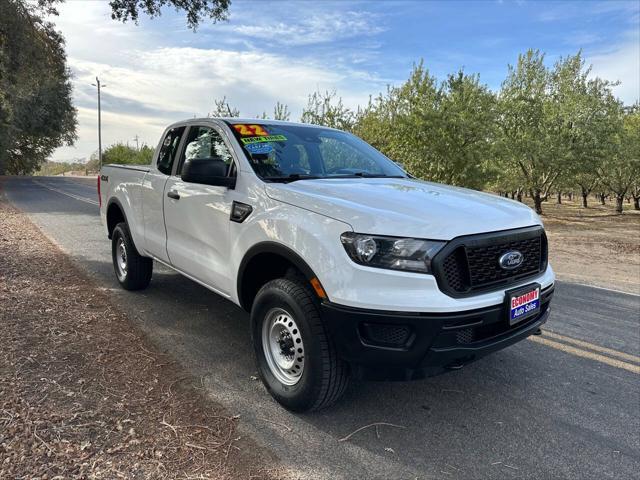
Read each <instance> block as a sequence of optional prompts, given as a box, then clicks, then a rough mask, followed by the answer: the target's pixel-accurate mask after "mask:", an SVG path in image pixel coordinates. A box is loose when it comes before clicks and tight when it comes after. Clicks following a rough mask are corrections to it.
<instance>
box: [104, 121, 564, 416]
mask: <svg viewBox="0 0 640 480" xmlns="http://www.w3.org/2000/svg"><path fill="white" fill-rule="evenodd" d="M98 191H99V196H100V213H101V217H102V221H103V223H104V225H105V227H106V232H107V234H108V236H109V238H110V239H111V240H112V255H113V264H114V269H115V273H116V276H117V278H118V281H119V282H120V284H121V285H122V286H123V287H124V288H126V289H128V290H138V289H142V288H145V287H146V286H147V285H148V284H149V282H150V281H151V275H152V269H153V261H154V260H155V261H156V262H158V263H161V264H163V265H166V266H168V267H171V268H172V269H174V270H176V271H178V272H179V273H181V274H183V275H184V276H186V277H188V278H189V279H191V280H193V281H195V282H198V283H200V284H202V285H204V286H205V287H207V288H208V289H210V290H212V291H213V292H215V293H217V294H219V295H222V296H223V297H225V298H227V299H229V300H230V301H232V302H234V303H236V304H238V305H240V306H241V307H243V308H244V309H245V310H246V311H248V312H250V314H251V328H252V338H253V344H254V348H255V354H256V359H257V366H258V370H259V373H260V376H261V378H262V381H263V382H264V385H265V386H266V388H267V390H268V391H269V392H270V393H271V395H273V397H274V398H275V399H276V400H277V401H278V402H280V403H281V404H282V405H283V406H284V407H286V408H288V409H290V410H293V411H308V410H313V409H318V408H322V407H324V406H327V405H329V404H331V403H333V402H334V401H336V400H337V399H338V398H339V397H340V395H341V394H342V393H343V392H344V390H345V387H346V385H347V383H348V380H349V377H351V376H358V377H360V378H368V379H401V380H410V379H416V378H422V377H424V376H428V375H435V374H438V373H442V372H445V371H447V370H454V369H459V368H462V367H463V366H464V365H465V364H467V363H469V362H472V361H474V360H477V359H478V358H480V357H482V356H484V355H487V354H488V353H491V352H494V351H496V350H499V349H502V348H504V347H506V346H508V345H511V344H513V343H515V342H517V341H519V340H522V339H524V338H526V337H527V336H529V335H531V334H534V333H539V331H540V326H541V325H542V324H543V323H545V322H546V321H547V318H548V316H549V303H550V300H551V297H552V295H553V289H554V273H553V271H552V269H551V267H550V266H549V264H548V262H547V239H546V235H545V232H544V230H543V228H542V224H541V222H540V219H539V218H538V216H537V215H536V214H535V213H534V212H533V211H532V210H531V209H529V208H528V207H526V206H525V205H523V204H521V203H518V202H514V201H511V200H508V199H504V198H500V197H497V196H494V195H490V194H485V193H480V192H476V191H472V190H466V189H463V188H455V187H449V186H444V185H438V184H434V183H428V182H423V181H420V180H416V179H415V178H412V177H411V176H409V175H408V174H407V173H405V171H404V170H403V169H402V168H400V167H399V166H398V165H397V164H395V163H394V162H392V161H391V160H389V159H388V158H387V157H385V156H384V155H382V154H381V153H380V152H378V151H377V150H376V149H374V148H373V147H371V146H370V145H368V144H367V143H365V142H363V141H362V140H360V139H359V138H357V137H355V136H353V135H351V134H348V133H345V132H342V131H339V130H334V129H330V128H324V127H317V126H313V125H303V124H295V123H288V122H278V121H271V120H255V119H253V120H243V119H237V118H229V119H218V118H216V119H213V118H203V119H190V120H185V121H184V122H178V123H176V124H173V125H171V126H170V127H168V128H167V129H166V131H165V132H164V134H163V136H162V139H161V141H160V144H159V145H158V147H157V149H156V151H155V155H154V157H153V161H152V163H151V165H148V166H122V165H105V166H104V167H103V168H102V171H101V174H100V176H99V179H98Z"/></svg>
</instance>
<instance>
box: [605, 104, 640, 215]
mask: <svg viewBox="0 0 640 480" xmlns="http://www.w3.org/2000/svg"><path fill="white" fill-rule="evenodd" d="M622 115H623V117H622V122H623V128H622V129H621V131H620V133H619V134H618V136H617V149H616V151H615V153H613V154H612V155H611V156H610V157H609V158H608V159H607V161H606V162H605V164H604V165H603V167H601V169H600V175H601V177H602V183H603V185H605V186H606V187H607V188H608V189H609V190H610V191H611V192H612V193H613V194H615V197H616V212H618V213H622V212H623V208H622V206H623V201H624V197H625V196H626V195H627V192H629V190H630V189H631V188H632V186H633V185H634V184H636V183H638V177H640V108H639V107H638V104H636V105H634V106H633V107H631V108H629V109H626V111H625V112H624V113H623V114H622Z"/></svg>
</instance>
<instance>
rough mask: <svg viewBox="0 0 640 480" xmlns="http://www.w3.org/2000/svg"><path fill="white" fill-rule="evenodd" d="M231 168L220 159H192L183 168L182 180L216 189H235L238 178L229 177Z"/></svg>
mask: <svg viewBox="0 0 640 480" xmlns="http://www.w3.org/2000/svg"><path fill="white" fill-rule="evenodd" d="M228 170H229V167H228V165H227V164H226V163H224V162H223V161H222V160H221V159H220V158H218V157H209V158H192V159H191V160H187V161H186V162H184V165H183V166H182V175H181V177H182V180H184V181H185V182H190V183H202V184H204V185H213V186H216V187H227V188H235V186H236V177H228V176H227V171H228Z"/></svg>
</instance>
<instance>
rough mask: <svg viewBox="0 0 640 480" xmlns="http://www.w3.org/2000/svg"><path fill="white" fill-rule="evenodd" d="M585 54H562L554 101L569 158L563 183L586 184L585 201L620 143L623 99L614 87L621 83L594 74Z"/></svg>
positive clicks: (555, 75)
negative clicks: (604, 163) (592, 74)
mask: <svg viewBox="0 0 640 480" xmlns="http://www.w3.org/2000/svg"><path fill="white" fill-rule="evenodd" d="M590 73H591V68H590V67H588V68H587V67H585V62H584V60H583V59H582V54H581V53H580V52H578V54H576V55H573V56H568V57H565V58H561V59H560V60H559V61H558V62H557V63H556V65H555V67H554V70H553V72H552V73H551V101H552V102H553V104H554V112H555V113H556V115H555V116H554V117H553V118H551V119H548V121H553V122H554V123H555V124H556V125H557V127H558V130H557V135H556V141H557V142H558V144H559V147H558V148H556V149H555V151H556V152H558V153H559V154H560V155H562V158H563V160H564V161H563V165H562V166H561V167H560V168H559V169H560V175H559V177H558V181H557V182H556V183H557V184H558V183H559V187H560V186H564V187H567V186H569V185H570V184H571V183H573V184H574V185H576V184H577V185H578V186H579V187H580V193H581V195H582V205H583V207H584V208H587V199H588V196H589V194H590V193H591V192H592V191H593V189H594V188H595V187H596V186H597V185H598V183H599V181H600V173H599V169H600V168H601V166H602V164H603V162H604V161H605V159H606V158H608V157H609V156H610V155H612V154H613V152H614V150H615V148H616V135H617V133H618V132H619V130H620V128H621V126H622V125H621V117H620V104H619V102H618V100H617V99H616V98H615V97H614V95H613V92H612V87H614V86H616V85H617V84H616V83H612V82H609V81H607V80H602V79H600V78H597V77H596V78H591V79H589V76H590Z"/></svg>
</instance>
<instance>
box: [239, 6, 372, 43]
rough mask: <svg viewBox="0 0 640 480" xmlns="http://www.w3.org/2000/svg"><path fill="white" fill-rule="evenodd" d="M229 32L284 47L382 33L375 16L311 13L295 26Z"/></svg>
mask: <svg viewBox="0 0 640 480" xmlns="http://www.w3.org/2000/svg"><path fill="white" fill-rule="evenodd" d="M252 20H255V19H253V18H252ZM229 29H230V30H231V31H232V32H234V33H237V34H241V35H246V36H248V37H253V38H258V39H263V40H269V41H272V42H277V43H282V44H287V45H311V44H317V43H328V42H333V41H336V40H341V39H348V38H353V37H357V36H360V35H375V34H377V33H381V32H382V31H384V28H383V27H382V26H380V25H379V22H378V20H377V17H376V16H375V15H373V14H371V13H367V12H353V11H349V12H340V13H312V14H311V15H310V16H309V17H307V18H304V19H301V20H300V21H298V22H295V23H294V22H286V23H285V22H281V21H277V20H266V21H264V20H263V21H261V22H260V23H257V24H251V25H247V24H241V25H230V26H229Z"/></svg>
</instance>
